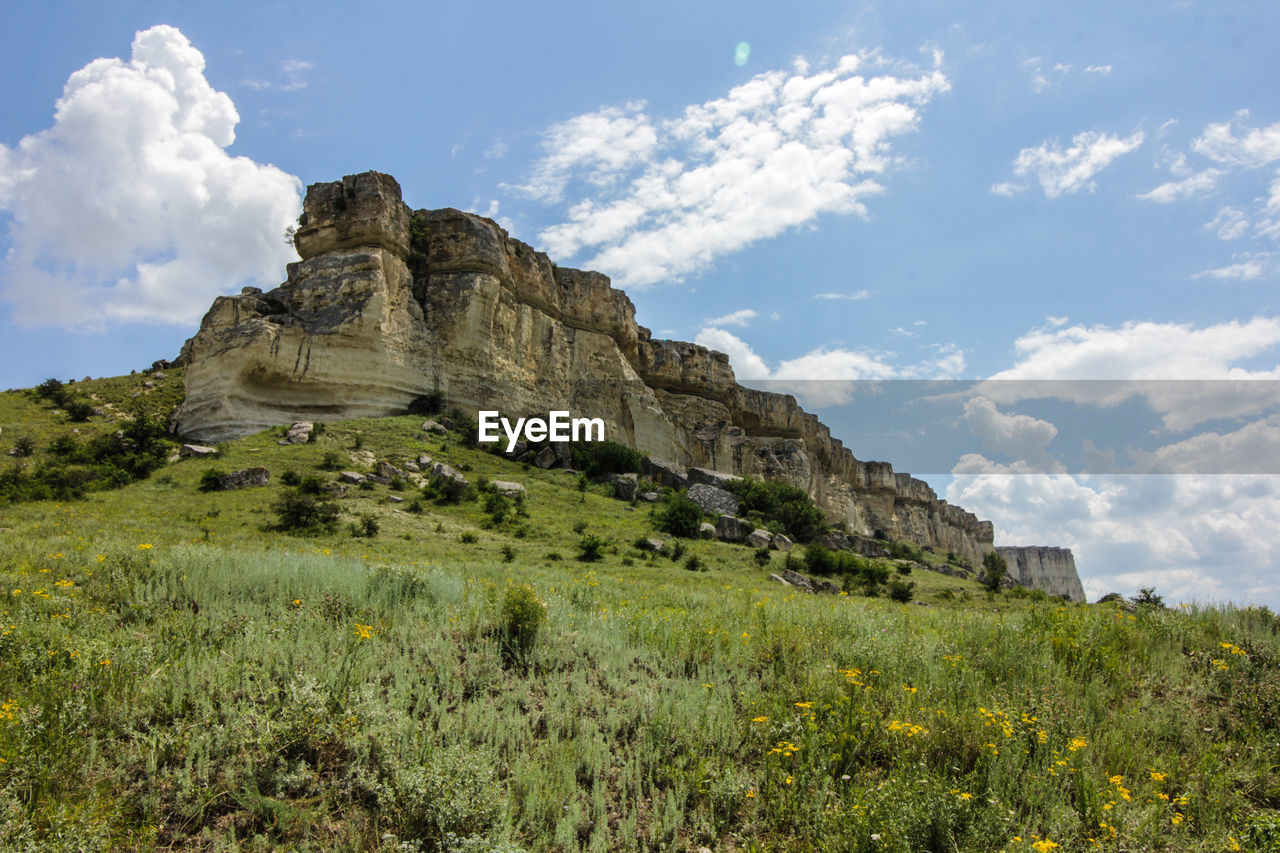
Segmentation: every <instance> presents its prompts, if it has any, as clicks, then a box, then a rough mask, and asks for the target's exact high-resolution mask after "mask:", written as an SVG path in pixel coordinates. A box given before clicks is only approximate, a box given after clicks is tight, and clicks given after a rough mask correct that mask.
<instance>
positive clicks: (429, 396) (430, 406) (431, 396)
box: [409, 388, 445, 415]
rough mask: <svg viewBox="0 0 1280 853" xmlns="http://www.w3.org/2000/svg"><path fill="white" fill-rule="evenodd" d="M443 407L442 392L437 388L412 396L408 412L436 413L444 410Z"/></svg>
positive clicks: (414, 413) (413, 413)
mask: <svg viewBox="0 0 1280 853" xmlns="http://www.w3.org/2000/svg"><path fill="white" fill-rule="evenodd" d="M444 407H445V397H444V392H443V391H441V390H440V389H439V388H437V389H435V390H434V391H428V392H427V393H425V394H422V395H420V396H417V397H414V398H413V402H411V403H410V404H409V414H411V415H438V414H440V413H441V412H443V411H444Z"/></svg>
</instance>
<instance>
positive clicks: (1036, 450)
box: [964, 395, 1066, 474]
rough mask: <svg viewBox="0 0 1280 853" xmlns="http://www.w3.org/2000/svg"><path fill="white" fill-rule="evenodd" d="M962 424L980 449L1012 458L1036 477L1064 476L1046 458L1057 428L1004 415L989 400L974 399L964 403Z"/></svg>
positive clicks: (1059, 465) (1056, 464)
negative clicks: (1048, 475)
mask: <svg viewBox="0 0 1280 853" xmlns="http://www.w3.org/2000/svg"><path fill="white" fill-rule="evenodd" d="M964 420H965V423H967V424H968V425H969V431H970V432H972V433H973V434H974V435H975V436H977V437H978V438H980V439H981V440H982V444H983V446H984V447H986V448H988V449H991V450H995V451H998V452H1000V453H1005V454H1008V455H1010V456H1013V457H1016V458H1018V459H1019V460H1022V461H1024V462H1026V463H1027V465H1028V466H1029V470H1030V471H1035V472H1038V473H1054V474H1056V473H1062V472H1065V470H1066V469H1065V468H1064V467H1063V465H1062V463H1061V462H1058V461H1057V460H1056V459H1054V458H1053V457H1052V456H1050V454H1049V451H1048V447H1049V444H1050V442H1052V441H1053V439H1054V438H1056V437H1057V435H1058V428H1057V427H1056V426H1054V425H1053V424H1051V423H1049V422H1048V421H1045V420H1041V419H1039V418H1033V417H1031V416H1029V415H1011V414H1006V413H1004V412H1002V411H1000V409H999V408H998V407H997V406H996V404H995V403H994V402H992V401H991V399H990V398H988V397H984V396H981V395H978V396H976V397H972V398H970V399H969V400H966V401H965V404H964Z"/></svg>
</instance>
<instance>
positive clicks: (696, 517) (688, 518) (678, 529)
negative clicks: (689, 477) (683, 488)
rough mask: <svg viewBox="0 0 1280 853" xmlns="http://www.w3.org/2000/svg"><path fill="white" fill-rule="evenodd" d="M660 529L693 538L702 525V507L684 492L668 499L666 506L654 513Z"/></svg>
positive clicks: (673, 534)
mask: <svg viewBox="0 0 1280 853" xmlns="http://www.w3.org/2000/svg"><path fill="white" fill-rule="evenodd" d="M654 520H655V521H656V522H657V524H658V529H659V530H661V531H663V532H664V533H670V534H671V535H672V536H682V537H684V538H686V539H693V538H694V537H696V536H697V535H698V528H699V527H700V526H701V525H702V508H701V507H699V506H698V505H697V504H696V503H694V502H693V501H691V500H689V497H688V496H687V495H685V494H683V493H681V494H674V495H672V496H671V497H669V498H668V499H667V502H666V506H665V507H663V509H661V510H660V511H658V512H656V513H655V514H654Z"/></svg>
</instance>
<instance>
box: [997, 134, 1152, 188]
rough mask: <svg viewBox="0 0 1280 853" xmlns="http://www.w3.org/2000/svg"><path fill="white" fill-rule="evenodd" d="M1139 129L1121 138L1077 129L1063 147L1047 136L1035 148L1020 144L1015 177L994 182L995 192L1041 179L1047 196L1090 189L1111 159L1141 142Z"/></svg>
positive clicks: (1126, 152)
mask: <svg viewBox="0 0 1280 853" xmlns="http://www.w3.org/2000/svg"><path fill="white" fill-rule="evenodd" d="M1144 138H1145V137H1144V135H1143V133H1142V131H1137V132H1135V133H1133V134H1132V135H1131V136H1127V137H1125V138H1123V139H1122V138H1120V137H1118V136H1111V135H1109V134H1105V133H1098V132H1096V131H1085V132H1084V133H1077V134H1076V135H1075V136H1074V137H1072V139H1071V144H1070V145H1068V146H1066V147H1063V145H1062V144H1061V143H1060V142H1058V140H1056V139H1050V140H1046V141H1045V142H1043V143H1041V144H1040V145H1038V146H1037V147H1035V148H1023V149H1022V150H1021V151H1019V152H1018V156H1017V157H1016V158H1015V159H1014V161H1013V174H1014V176H1015V177H1016V178H1018V179H1019V180H1018V181H1006V182H1003V183H998V184H995V185H993V186H992V187H991V191H992V192H993V193H995V194H996V195H1003V196H1012V195H1014V194H1016V193H1019V192H1022V191H1024V190H1026V189H1027V186H1028V185H1027V184H1026V181H1027V180H1028V179H1034V180H1036V181H1038V182H1039V183H1040V188H1041V189H1042V190H1044V194H1045V196H1046V197H1047V198H1057V197H1058V196H1060V195H1063V194H1064V193H1075V192H1079V191H1080V190H1089V191H1090V192H1092V191H1093V190H1094V189H1096V187H1097V185H1096V183H1095V182H1094V180H1093V179H1094V176H1095V175H1097V174H1098V173H1099V172H1101V171H1102V170H1103V169H1105V168H1106V167H1107V166H1109V165H1110V164H1111V162H1112V161H1113V160H1115V159H1116V158H1117V157H1120V156H1122V155H1124V154H1128V153H1129V152H1130V151H1133V150H1134V149H1135V148H1137V147H1138V146H1139V145H1141V144H1142V140H1143V139H1144Z"/></svg>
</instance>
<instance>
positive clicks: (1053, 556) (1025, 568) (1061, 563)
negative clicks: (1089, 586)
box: [996, 545, 1084, 601]
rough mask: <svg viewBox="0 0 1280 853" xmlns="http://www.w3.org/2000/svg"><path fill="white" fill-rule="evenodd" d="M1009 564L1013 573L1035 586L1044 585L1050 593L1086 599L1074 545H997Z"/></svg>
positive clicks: (1072, 598)
mask: <svg viewBox="0 0 1280 853" xmlns="http://www.w3.org/2000/svg"><path fill="white" fill-rule="evenodd" d="M996 553H998V554H999V555H1000V556H1001V557H1004V561H1005V562H1006V563H1008V565H1009V577H1010V578H1011V579H1012V580H1014V581H1015V582H1017V583H1019V584H1021V585H1022V586H1025V587H1030V588H1031V589H1042V590H1044V591H1045V592H1047V593H1049V594H1050V595H1065V596H1067V598H1069V599H1070V600H1071V601H1084V586H1082V585H1081V583H1080V575H1079V573H1077V571H1076V558H1075V556H1074V555H1072V553H1071V549H1070V548H1049V547H1045V546H1042V545H1027V546H1021V547H1016V548H1015V547H1005V546H1001V547H999V548H996Z"/></svg>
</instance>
